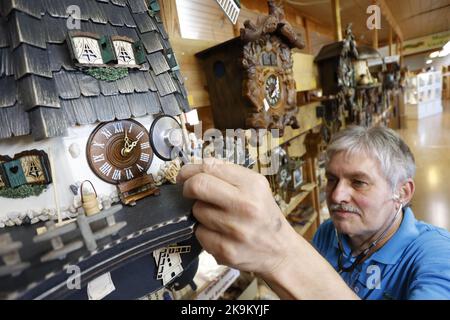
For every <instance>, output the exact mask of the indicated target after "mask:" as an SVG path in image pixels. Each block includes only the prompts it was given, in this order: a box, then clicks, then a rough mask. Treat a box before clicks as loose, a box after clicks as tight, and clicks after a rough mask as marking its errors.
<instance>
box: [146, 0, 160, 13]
mask: <svg viewBox="0 0 450 320" xmlns="http://www.w3.org/2000/svg"><path fill="white" fill-rule="evenodd" d="M149 9H150V11H152V12H154V13H156V12H159V11H160V10H161V8H160V7H159V2H158V0H150V6H149Z"/></svg>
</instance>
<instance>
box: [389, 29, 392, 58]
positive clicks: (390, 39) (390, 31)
mask: <svg viewBox="0 0 450 320" xmlns="http://www.w3.org/2000/svg"><path fill="white" fill-rule="evenodd" d="M389 55H390V56H392V26H389Z"/></svg>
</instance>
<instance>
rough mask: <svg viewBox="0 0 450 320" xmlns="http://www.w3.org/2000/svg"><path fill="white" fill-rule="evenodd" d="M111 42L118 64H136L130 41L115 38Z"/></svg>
mask: <svg viewBox="0 0 450 320" xmlns="http://www.w3.org/2000/svg"><path fill="white" fill-rule="evenodd" d="M113 43H114V50H115V51H116V56H117V63H118V64H119V65H136V59H135V57H134V50H133V44H132V43H130V42H127V41H121V40H115V41H113Z"/></svg>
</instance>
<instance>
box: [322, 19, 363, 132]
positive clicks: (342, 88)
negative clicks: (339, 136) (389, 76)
mask: <svg viewBox="0 0 450 320" xmlns="http://www.w3.org/2000/svg"><path fill="white" fill-rule="evenodd" d="M357 58H358V50H357V48H356V41H355V37H354V36H353V33H352V30H351V24H349V25H348V26H347V28H346V30H345V38H344V39H343V40H342V41H339V42H334V43H331V44H328V45H326V46H323V47H322V49H320V51H319V54H318V55H317V56H316V58H315V59H314V62H315V63H316V64H317V66H318V69H319V78H320V85H321V88H322V91H323V95H324V96H325V97H328V98H329V99H333V100H335V101H333V102H330V103H328V104H326V105H324V107H325V109H328V110H325V112H323V114H324V115H325V114H326V113H328V114H331V113H332V114H333V118H331V119H330V118H329V117H324V126H323V133H324V140H325V141H327V140H328V139H329V138H330V136H331V135H332V134H333V133H334V132H335V130H339V128H340V127H341V126H342V125H344V122H346V123H353V122H354V119H353V117H354V110H355V108H356V105H355V89H356V78H355V69H354V65H353V61H354V60H355V59H357ZM335 102H336V103H337V112H335V111H336V110H334V106H335ZM331 106H332V107H331Z"/></svg>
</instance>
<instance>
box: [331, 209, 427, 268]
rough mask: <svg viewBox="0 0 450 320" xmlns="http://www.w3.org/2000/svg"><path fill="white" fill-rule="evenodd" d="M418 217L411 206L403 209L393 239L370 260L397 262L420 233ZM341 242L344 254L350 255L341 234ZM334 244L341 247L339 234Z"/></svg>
mask: <svg viewBox="0 0 450 320" xmlns="http://www.w3.org/2000/svg"><path fill="white" fill-rule="evenodd" d="M416 222H417V220H416V218H415V217H414V213H413V212H412V210H411V208H406V209H404V210H403V220H402V223H401V224H400V227H399V228H398V230H397V231H396V232H395V233H394V235H393V236H392V238H391V239H389V241H388V242H386V243H385V244H384V246H383V247H381V249H379V250H378V251H376V252H375V253H374V254H373V255H372V256H371V257H370V258H369V260H375V261H377V262H380V263H383V264H395V263H396V262H397V261H398V259H399V258H400V257H401V256H402V254H403V252H404V250H405V249H406V247H407V246H408V245H409V244H410V243H411V241H412V240H413V239H415V238H417V236H418V235H419V230H418V229H417V227H416ZM341 242H342V246H343V249H344V255H346V256H349V255H350V252H351V249H350V245H349V244H348V241H347V239H346V237H343V236H341ZM333 246H334V247H335V248H336V249H339V243H338V239H337V235H336V236H335V237H334V239H333Z"/></svg>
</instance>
